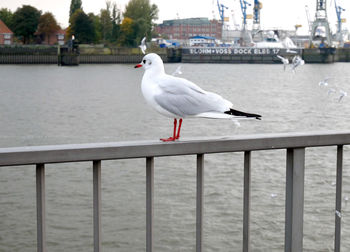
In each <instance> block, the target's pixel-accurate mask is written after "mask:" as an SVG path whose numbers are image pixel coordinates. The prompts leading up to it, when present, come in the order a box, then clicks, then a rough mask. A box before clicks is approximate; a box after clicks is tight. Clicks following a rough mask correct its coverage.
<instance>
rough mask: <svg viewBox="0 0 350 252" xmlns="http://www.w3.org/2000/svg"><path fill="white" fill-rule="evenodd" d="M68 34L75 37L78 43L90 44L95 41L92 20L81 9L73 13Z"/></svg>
mask: <svg viewBox="0 0 350 252" xmlns="http://www.w3.org/2000/svg"><path fill="white" fill-rule="evenodd" d="M69 32H70V35H74V36H75V38H76V39H77V40H78V42H79V43H92V42H94V41H95V29H94V24H93V20H91V18H90V17H89V16H88V15H86V14H85V12H84V11H83V10H81V9H79V10H76V11H75V12H74V13H73V15H72V17H71V25H70V29H69Z"/></svg>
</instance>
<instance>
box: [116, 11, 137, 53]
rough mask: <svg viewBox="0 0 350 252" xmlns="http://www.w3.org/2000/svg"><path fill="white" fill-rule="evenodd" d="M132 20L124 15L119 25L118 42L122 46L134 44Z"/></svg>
mask: <svg viewBox="0 0 350 252" xmlns="http://www.w3.org/2000/svg"><path fill="white" fill-rule="evenodd" d="M134 37H135V36H134V31H133V20H132V19H131V18H128V17H125V18H124V19H123V22H122V24H121V25H120V37H119V40H118V42H119V44H120V45H124V46H134V44H135V43H134Z"/></svg>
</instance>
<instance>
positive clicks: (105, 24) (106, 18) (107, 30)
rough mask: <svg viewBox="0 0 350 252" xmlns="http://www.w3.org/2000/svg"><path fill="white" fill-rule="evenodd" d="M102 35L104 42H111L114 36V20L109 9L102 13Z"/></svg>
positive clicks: (103, 10)
mask: <svg viewBox="0 0 350 252" xmlns="http://www.w3.org/2000/svg"><path fill="white" fill-rule="evenodd" d="M100 23H101V33H102V39H103V42H106V40H110V39H111V36H112V29H113V24H112V18H111V13H110V11H109V9H108V8H107V9H102V10H101V13H100Z"/></svg>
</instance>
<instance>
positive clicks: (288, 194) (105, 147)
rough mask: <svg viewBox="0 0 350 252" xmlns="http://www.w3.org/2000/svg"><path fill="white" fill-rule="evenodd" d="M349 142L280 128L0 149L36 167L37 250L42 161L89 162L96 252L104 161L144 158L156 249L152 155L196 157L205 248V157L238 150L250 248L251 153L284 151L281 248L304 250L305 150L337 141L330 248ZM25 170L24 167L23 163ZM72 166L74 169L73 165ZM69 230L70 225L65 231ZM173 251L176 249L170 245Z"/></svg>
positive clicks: (199, 247) (149, 226)
mask: <svg viewBox="0 0 350 252" xmlns="http://www.w3.org/2000/svg"><path fill="white" fill-rule="evenodd" d="M349 144H350V132H334V131H333V132H311V133H279V134H255V135H245V136H236V137H229V138H206V139H203V138H199V139H193V140H191V139H188V140H184V141H178V142H173V143H162V142H159V141H142V142H115V143H97V144H71V145H55V146H32V147H13V148H0V166H35V167H36V209H37V251H39V252H42V251H48V250H47V244H46V236H47V232H46V219H47V215H46V205H45V194H46V181H45V172H46V169H45V167H46V165H48V164H51V163H74V162H90V164H91V167H92V174H91V176H92V178H93V180H92V185H91V186H92V188H93V190H92V192H93V202H91V204H92V206H93V207H92V209H91V211H92V212H93V214H92V216H93V240H94V242H93V247H94V251H95V252H98V251H102V241H103V237H102V232H101V230H102V228H103V227H102V224H101V223H102V222H101V218H102V217H103V216H102V211H101V209H102V200H101V195H102V183H101V181H102V180H101V170H102V169H103V165H102V161H106V160H118V159H135V158H137V159H139V158H141V159H144V160H145V170H146V172H145V181H146V182H145V185H146V188H145V191H146V197H145V205H146V211H145V213H144V214H145V219H146V227H145V233H146V236H145V240H146V245H145V250H146V251H147V252H151V251H154V247H155V244H154V229H155V225H154V222H155V221H154V220H155V212H154V195H155V193H156V192H155V186H154V185H155V176H154V171H155V159H157V158H160V157H169V156H182V155H195V156H196V166H195V167H193V169H196V196H195V197H196V215H195V223H196V224H195V229H196V236H195V240H194V241H193V243H194V244H195V251H196V252H200V251H205V246H204V245H203V244H204V240H205V237H204V236H203V233H204V230H205V224H204V223H205V219H204V218H205V217H204V214H203V213H204V209H205V208H206V206H205V203H204V202H205V198H204V191H205V189H206V187H205V183H204V181H205V176H204V174H205V173H204V170H205V165H204V164H205V161H204V160H205V156H206V155H207V154H212V153H232V152H241V153H243V154H244V159H243V160H244V161H243V163H242V164H241V169H243V170H244V177H243V180H244V181H243V188H242V191H243V222H242V223H243V233H242V248H234V251H239V250H240V249H242V251H244V252H248V251H251V249H250V244H251V236H250V223H251V222H252V221H253V220H252V219H251V215H250V209H251V190H252V183H251V181H252V178H251V176H252V169H253V168H254V164H253V163H252V161H251V160H252V159H251V157H252V153H253V152H257V151H261V150H279V149H282V150H285V155H286V165H285V169H286V178H285V234H284V236H285V239H284V251H285V252H301V251H303V223H304V184H305V179H304V174H305V150H306V149H308V148H316V147H324V146H335V147H336V148H337V152H336V165H335V166H334V167H333V169H334V171H335V172H336V192H335V194H336V196H335V198H336V200H335V202H334V204H335V214H334V223H335V224H334V251H336V252H339V251H340V247H341V212H342V204H341V203H342V179H343V175H342V174H343V149H344V146H345V145H349ZM23 169H24V168H23ZM72 169H73V168H72ZM67 232H69V230H67ZM172 250H173V251H176V250H177V249H176V248H173V249H172Z"/></svg>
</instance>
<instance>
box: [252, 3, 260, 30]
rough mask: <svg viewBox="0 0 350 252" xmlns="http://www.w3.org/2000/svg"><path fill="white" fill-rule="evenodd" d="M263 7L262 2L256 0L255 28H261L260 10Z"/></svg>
mask: <svg viewBox="0 0 350 252" xmlns="http://www.w3.org/2000/svg"><path fill="white" fill-rule="evenodd" d="M261 9H262V3H261V2H260V1H259V0H254V19H253V30H260V10H261Z"/></svg>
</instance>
